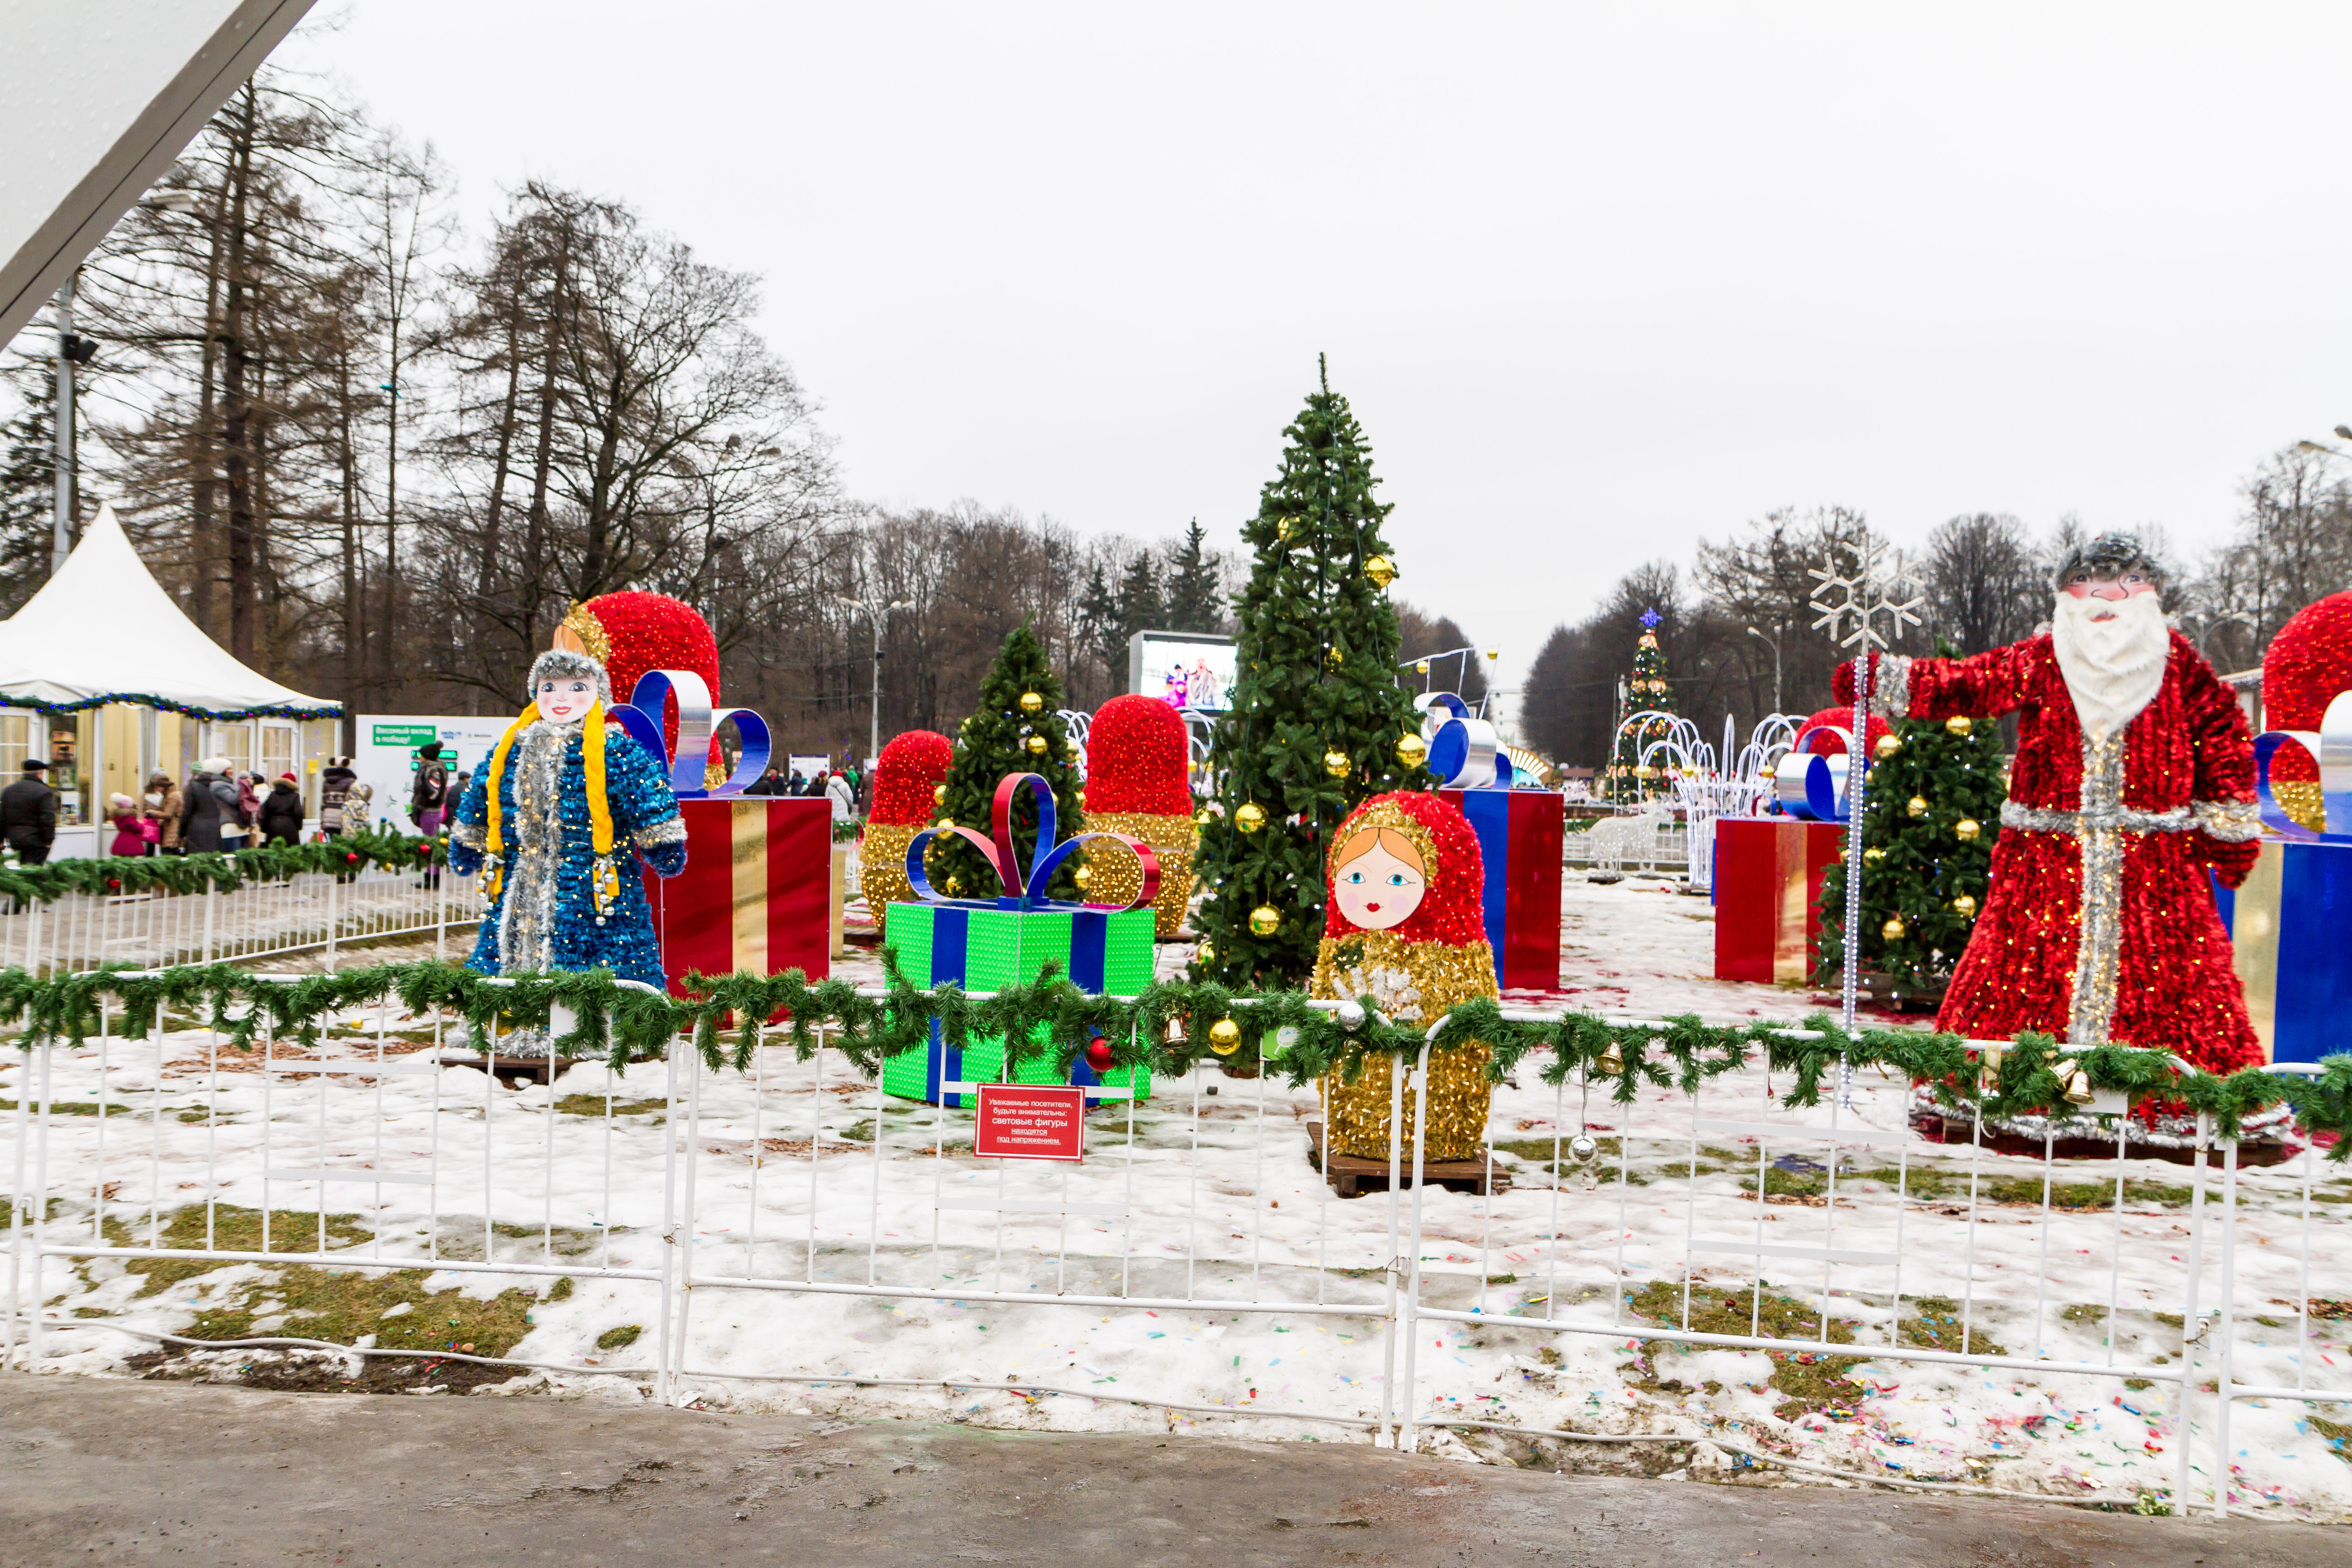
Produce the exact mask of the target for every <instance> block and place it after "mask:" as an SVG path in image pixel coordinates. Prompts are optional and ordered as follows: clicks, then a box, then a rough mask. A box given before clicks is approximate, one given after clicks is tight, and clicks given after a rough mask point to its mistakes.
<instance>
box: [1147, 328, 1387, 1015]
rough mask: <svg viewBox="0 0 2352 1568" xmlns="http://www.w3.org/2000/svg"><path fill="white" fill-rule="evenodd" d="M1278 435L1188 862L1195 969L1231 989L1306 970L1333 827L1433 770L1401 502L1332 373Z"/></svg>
mask: <svg viewBox="0 0 2352 1568" xmlns="http://www.w3.org/2000/svg"><path fill="white" fill-rule="evenodd" d="M1283 436H1284V437H1285V440H1286V445H1285V446H1284V447H1283V453H1282V471H1281V472H1280V473H1279V474H1277V475H1276V476H1275V478H1274V479H1273V480H1272V481H1271V482H1270V483H1268V484H1267V485H1266V487H1265V489H1264V491H1263V492H1261V494H1260V496H1259V498H1258V510H1257V516H1256V517H1255V518H1254V519H1253V520H1251V521H1249V522H1248V523H1247V524H1245V525H1244V527H1243V529H1242V537H1243V539H1244V541H1246V542H1248V544H1249V545H1250V546H1251V548H1252V549H1253V550H1254V551H1255V552H1256V555H1255V563H1254V564H1253V567H1252V570H1251V574H1250V581H1249V586H1248V587H1247V588H1245V589H1244V591H1243V593H1242V595H1241V599H1240V601H1239V603H1238V605H1236V611H1237V614H1238V616H1239V619H1240V622H1241V633H1240V636H1239V637H1238V639H1237V641H1238V643H1239V646H1238V647H1237V648H1236V649H1235V650H1234V651H1235V661H1234V662H1235V676H1234V691H1233V699H1232V701H1233V706H1232V708H1231V709H1230V710H1228V711H1227V713H1226V715H1225V716H1224V718H1223V719H1221V720H1219V721H1218V723H1217V730H1216V736H1215V741H1214V749H1213V752H1212V755H1211V757H1210V763H1209V765H1210V767H1211V769H1212V770H1213V776H1214V778H1215V780H1216V785H1217V788H1216V795H1215V798H1214V800H1213V803H1212V804H1211V805H1209V806H1208V807H1207V808H1206V809H1204V810H1203V811H1202V814H1201V847H1200V850H1199V856H1198V858H1197V859H1196V860H1195V861H1194V864H1195V865H1196V866H1197V867H1198V868H1199V871H1200V876H1201V882H1202V886H1203V887H1204V888H1206V889H1208V891H1207V895H1206V896H1205V897H1204V898H1203V899H1202V902H1201V909H1200V912H1199V915H1198V921H1199V927H1200V931H1201V935H1202V942H1201V945H1200V949H1199V952H1198V954H1197V956H1196V957H1195V959H1194V961H1193V965H1192V973H1193V974H1194V975H1195V977H1197V978H1201V979H1212V980H1215V981H1217V982H1219V983H1220V984H1225V985H1231V986H1235V987H1240V986H1302V985H1304V984H1306V983H1307V977H1308V975H1309V974H1310V973H1313V971H1314V968H1315V950H1316V944H1317V943H1318V942H1319V941H1320V940H1321V938H1322V935H1323V892H1324V879H1323V857H1324V853H1325V851H1326V850H1327V849H1328V847H1329V845H1330V838H1331V834H1332V831H1333V829H1335V828H1337V827H1338V826H1339V822H1340V819H1341V818H1343V817H1345V816H1347V815H1348V813H1349V811H1351V810H1353V809H1354V808H1355V807H1356V806H1357V805H1360V803H1362V802H1363V801H1365V800H1368V799H1370V797H1371V796H1373V795H1379V794H1381V793H1382V792H1383V791H1386V790H1393V789H1409V788H1412V787H1414V786H1416V785H1420V784H1426V783H1427V782H1428V779H1429V775H1428V773H1427V772H1426V771H1425V770H1424V769H1423V767H1422V765H1421V763H1422V758H1423V755H1424V754H1425V748H1424V747H1423V743H1422V739H1421V725H1420V716H1419V715H1418V714H1417V713H1416V712H1415V711H1414V710H1413V706H1412V694H1411V693H1410V692H1409V691H1407V690H1406V689H1405V688H1404V686H1403V685H1402V683H1401V682H1400V681H1399V679H1398V671H1397V655H1398V653H1399V651H1400V647H1401V644H1402V637H1400V635H1399V633H1398V630H1397V617H1396V610H1395V608H1394V606H1392V605H1391V604H1390V603H1389V596H1388V585H1389V582H1390V580H1391V578H1393V577H1394V576H1395V575H1396V574H1397V572H1396V566H1395V563H1394V562H1393V561H1392V560H1391V557H1390V555H1389V548H1388V545H1387V543H1386V542H1384V541H1383V540H1382V539H1381V519H1382V518H1384V517H1386V516H1387V515H1388V513H1389V510H1390V509H1389V508H1388V507H1387V506H1385V505H1383V504H1381V502H1379V501H1376V500H1373V499H1372V490H1373V489H1374V487H1375V486H1377V485H1378V484H1379V482H1380V481H1379V480H1377V479H1374V478H1373V477H1372V454H1371V448H1370V447H1369V446H1368V445H1366V443H1365V441H1364V432H1363V428H1362V426H1359V425H1358V424H1357V423H1356V416H1355V415H1353V414H1352V413H1350V412H1349V408H1348V400H1347V399H1346V398H1344V397H1342V396H1340V395H1339V394H1338V393H1336V392H1333V391H1332V390H1331V386H1330V382H1329V380H1328V374H1327V375H1326V377H1325V378H1324V380H1323V382H1322V384H1321V385H1320V386H1319V387H1318V389H1317V390H1316V391H1315V392H1313V393H1311V394H1309V395H1308V396H1307V406H1306V407H1305V408H1304V409H1302V410H1300V412H1299V415H1298V417H1297V419H1295V420H1293V421H1292V422H1291V424H1290V426H1289V428H1288V429H1286V430H1285V431H1284V432H1283Z"/></svg>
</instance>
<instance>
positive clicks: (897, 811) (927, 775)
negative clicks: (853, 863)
mask: <svg viewBox="0 0 2352 1568" xmlns="http://www.w3.org/2000/svg"><path fill="white" fill-rule="evenodd" d="M954 764H955V747H954V745H953V744H952V743H950V741H949V740H948V738H947V737H946V736H945V735H942V734H940V732H939V731H936V730H908V731H906V732H905V733H904V734H899V735H893V736H891V737H890V740H889V742H888V743H887V744H886V745H885V746H884V747H883V748H882V754H881V755H880V756H878V757H876V758H875V759H874V810H873V812H872V814H871V815H870V816H867V817H866V820H867V821H868V822H871V823H874V824H876V825H877V826H884V827H919V826H922V825H923V824H925V823H927V822H929V821H930V820H931V813H932V812H934V811H935V810H937V809H938V803H937V802H935V801H934V800H932V798H931V792H932V791H933V790H935V789H937V788H939V787H940V783H941V781H943V780H944V779H946V777H947V776H948V769H949V768H950V767H952V766H954Z"/></svg>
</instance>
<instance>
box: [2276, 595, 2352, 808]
mask: <svg viewBox="0 0 2352 1568" xmlns="http://www.w3.org/2000/svg"><path fill="white" fill-rule="evenodd" d="M2344 691H2352V593H2343V594H2330V595H2327V597H2326V598H2324V599H2318V600H2315V601H2314V602H2312V603H2311V604H2308V605H2305V606H2304V607H2303V608H2302V609H2300V610H2297V611H2296V612H2295V613H2294V615H2293V616H2289V617H2288V618H2287V623H2286V625H2284V626H2281V627H2280V628H2279V630H2278V636H2276V637H2273V638H2271V646H2270V647H2269V648H2268V649H2267V650H2265V651H2264V653H2263V728H2264V729H2266V730H2316V729H2318V728H2319V721H2320V720H2321V719H2322V718H2323V717H2324V716H2326V712H2327V705H2328V704H2329V703H2330V702H2332V701H2334V700H2336V695H2337V694H2338V693H2339V692H2344ZM2271 782H2272V783H2273V784H2316V783H2318V782H2319V770H2318V768H2317V766H2316V765H2315V764H2314V763H2313V762H2312V760H2311V759H2310V758H2309V757H2308V756H2306V755H2305V754H2304V752H2302V751H2301V750H2300V749H2298V748H2296V747H2293V746H2283V747H2281V748H2280V749H2279V750H2278V751H2277V752H2273V754H2272V756H2271Z"/></svg>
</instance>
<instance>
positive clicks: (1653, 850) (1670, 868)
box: [1560, 816, 1704, 876]
mask: <svg viewBox="0 0 2352 1568" xmlns="http://www.w3.org/2000/svg"><path fill="white" fill-rule="evenodd" d="M1612 820H1631V819H1629V818H1610V817H1605V816H1604V817H1602V818H1601V820H1600V821H1599V822H1597V823H1595V824H1594V825H1593V826H1591V827H1589V828H1586V829H1585V830H1584V831H1582V832H1580V833H1564V834H1562V835H1560V859H1561V862H1562V863H1563V864H1565V865H1570V866H1581V867H1584V868H1588V869H1591V870H1608V871H1658V872H1664V873H1667V874H1670V875H1674V876H1681V875H1684V874H1685V873H1686V872H1688V871H1689V870H1690V867H1691V855H1690V843H1689V837H1688V832H1687V830H1686V829H1685V828H1684V827H1682V826H1679V825H1677V826H1669V827H1661V828H1659V829H1657V830H1656V831H1655V832H1654V833H1644V834H1643V835H1641V836H1640V837H1638V838H1636V839H1633V840H1632V841H1631V842H1620V841H1618V840H1617V839H1616V837H1615V836H1613V835H1601V834H1600V829H1601V827H1603V826H1607V825H1608V824H1609V823H1610V822H1612ZM1596 835H1598V836H1596ZM1701 869H1702V870H1704V868H1703V867H1702V868H1701Z"/></svg>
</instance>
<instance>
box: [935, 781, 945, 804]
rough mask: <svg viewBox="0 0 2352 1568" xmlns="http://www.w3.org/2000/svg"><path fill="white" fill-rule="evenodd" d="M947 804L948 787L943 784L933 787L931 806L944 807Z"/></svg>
mask: <svg viewBox="0 0 2352 1568" xmlns="http://www.w3.org/2000/svg"><path fill="white" fill-rule="evenodd" d="M947 803H948V786H947V785H945V784H938V785H934V786H933V787H932V790H931V804H932V805H947Z"/></svg>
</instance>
